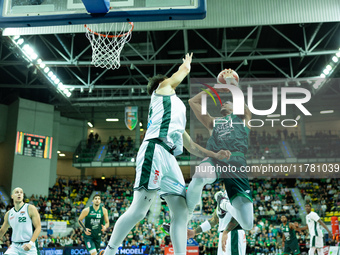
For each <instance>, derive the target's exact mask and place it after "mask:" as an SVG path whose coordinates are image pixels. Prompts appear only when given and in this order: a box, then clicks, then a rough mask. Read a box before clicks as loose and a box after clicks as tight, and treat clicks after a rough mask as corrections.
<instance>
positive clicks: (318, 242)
mask: <svg viewBox="0 0 340 255" xmlns="http://www.w3.org/2000/svg"><path fill="white" fill-rule="evenodd" d="M305 209H306V212H307V215H306V223H307V226H304V227H301V228H299V229H298V230H305V229H307V228H308V231H309V234H310V248H309V255H314V253H315V250H317V252H318V255H323V233H322V229H321V226H323V227H324V228H325V229H326V230H327V232H328V234H329V236H330V237H331V238H333V236H332V232H331V231H330V230H329V229H328V227H327V226H326V224H325V223H324V222H323V221H322V220H321V219H320V217H319V215H318V214H317V213H316V212H312V206H311V205H310V204H306V205H305Z"/></svg>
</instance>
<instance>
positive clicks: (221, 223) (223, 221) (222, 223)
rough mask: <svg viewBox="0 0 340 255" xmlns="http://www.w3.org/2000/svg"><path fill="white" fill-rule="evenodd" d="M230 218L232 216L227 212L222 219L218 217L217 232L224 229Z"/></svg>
mask: <svg viewBox="0 0 340 255" xmlns="http://www.w3.org/2000/svg"><path fill="white" fill-rule="evenodd" d="M231 218H232V216H231V214H230V213H227V214H226V215H225V216H224V217H223V218H222V219H221V218H219V219H218V232H221V231H223V230H225V228H226V227H227V226H228V223H229V222H230V220H231Z"/></svg>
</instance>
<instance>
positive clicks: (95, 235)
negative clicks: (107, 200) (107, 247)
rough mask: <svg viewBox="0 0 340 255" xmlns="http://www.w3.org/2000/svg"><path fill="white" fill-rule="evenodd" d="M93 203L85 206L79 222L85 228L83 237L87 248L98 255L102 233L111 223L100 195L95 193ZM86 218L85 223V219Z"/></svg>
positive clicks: (94, 254)
mask: <svg viewBox="0 0 340 255" xmlns="http://www.w3.org/2000/svg"><path fill="white" fill-rule="evenodd" d="M92 203H93V205H91V206H90V207H87V208H85V209H84V210H83V211H82V212H81V214H80V216H79V218H78V223H79V225H80V226H81V227H82V228H83V238H84V242H85V245H86V249H87V250H88V251H89V253H90V254H91V255H96V254H97V253H98V251H99V249H100V242H101V237H102V233H101V232H105V231H106V229H108V227H109V225H110V221H109V216H108V213H107V209H106V208H104V207H102V206H101V205H100V203H101V199H100V195H94V197H93V200H92ZM84 219H85V224H84V223H83V220H84ZM104 222H105V225H103V224H104Z"/></svg>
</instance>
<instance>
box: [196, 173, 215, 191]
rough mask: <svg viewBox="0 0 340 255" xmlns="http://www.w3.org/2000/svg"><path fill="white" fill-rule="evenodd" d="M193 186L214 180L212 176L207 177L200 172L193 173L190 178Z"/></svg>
mask: <svg viewBox="0 0 340 255" xmlns="http://www.w3.org/2000/svg"><path fill="white" fill-rule="evenodd" d="M191 181H192V182H193V183H194V185H195V186H202V188H203V186H204V185H206V184H211V183H213V182H214V181H215V179H214V178H207V177H206V176H204V175H203V174H201V173H195V174H194V176H193V177H192V180H191Z"/></svg>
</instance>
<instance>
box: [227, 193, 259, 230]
mask: <svg viewBox="0 0 340 255" xmlns="http://www.w3.org/2000/svg"><path fill="white" fill-rule="evenodd" d="M220 207H221V209H222V210H225V209H226V210H227V211H228V212H229V213H230V214H231V216H233V218H234V219H235V220H236V221H237V222H238V223H239V224H240V226H241V227H242V228H243V229H244V230H251V229H252V228H253V225H254V222H253V221H254V216H253V211H254V209H253V203H252V202H250V201H249V199H248V198H245V197H242V196H238V197H236V198H234V200H233V204H231V203H230V202H229V201H228V200H223V201H222V203H221V205H220Z"/></svg>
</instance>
